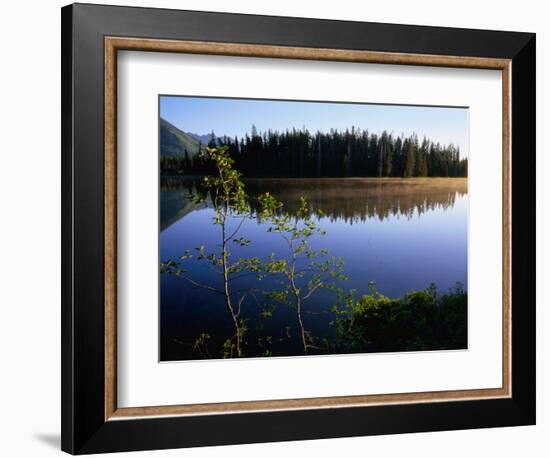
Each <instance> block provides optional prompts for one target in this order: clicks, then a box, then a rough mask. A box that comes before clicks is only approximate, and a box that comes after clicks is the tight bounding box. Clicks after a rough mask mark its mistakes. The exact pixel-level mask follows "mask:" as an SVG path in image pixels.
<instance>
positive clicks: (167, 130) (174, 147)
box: [159, 118, 201, 157]
mask: <svg viewBox="0 0 550 458" xmlns="http://www.w3.org/2000/svg"><path fill="white" fill-rule="evenodd" d="M159 135H160V155H161V157H166V156H173V157H184V156H185V152H187V154H188V156H189V157H193V156H195V155H196V154H198V153H199V151H200V149H201V142H200V141H199V140H197V139H196V138H194V137H193V136H191V135H189V134H188V133H186V132H183V131H182V130H180V129H178V128H177V127H176V126H174V125H173V124H171V123H169V122H168V121H166V119H163V118H160V134H159Z"/></svg>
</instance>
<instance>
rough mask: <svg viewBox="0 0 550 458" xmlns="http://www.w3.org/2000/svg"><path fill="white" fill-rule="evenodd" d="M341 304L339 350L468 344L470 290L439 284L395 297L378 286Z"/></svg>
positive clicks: (445, 347) (443, 347)
mask: <svg viewBox="0 0 550 458" xmlns="http://www.w3.org/2000/svg"><path fill="white" fill-rule="evenodd" d="M343 302H344V304H345V305H343V306H341V307H335V312H336V313H337V319H336V321H335V323H336V327H337V339H336V341H335V343H334V344H333V348H332V350H333V351H335V352H346V353H347V352H350V353H353V352H391V351H421V350H438V349H439V350H450V349H461V348H466V347H467V293H466V292H465V291H464V290H463V289H462V287H461V286H460V285H457V287H455V288H453V289H452V290H451V291H449V293H448V294H445V295H442V296H438V295H437V292H436V289H435V287H434V286H432V287H430V288H428V289H426V290H422V291H411V292H409V293H408V294H406V295H405V296H403V297H400V298H397V299H390V298H388V297H386V296H384V295H382V294H380V293H379V292H378V291H376V290H373V291H372V293H371V294H367V295H365V296H363V297H361V298H360V299H359V300H354V299H353V298H352V297H350V296H348V297H346V298H344V299H343Z"/></svg>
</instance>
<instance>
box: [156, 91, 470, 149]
mask: <svg viewBox="0 0 550 458" xmlns="http://www.w3.org/2000/svg"><path fill="white" fill-rule="evenodd" d="M160 115H161V117H163V118H164V119H166V120H167V121H169V122H171V123H172V124H174V125H175V126H176V127H178V128H179V129H181V130H183V131H185V132H192V133H195V134H199V135H202V134H207V133H210V132H211V131H212V130H214V132H215V133H216V135H218V136H222V135H228V136H231V137H234V136H237V137H239V138H240V137H242V136H244V135H245V134H246V133H249V132H250V129H251V126H252V124H255V125H256V127H257V129H258V130H259V131H260V132H263V131H267V130H268V129H271V130H278V131H284V130H286V129H292V128H293V127H295V128H297V129H300V128H302V127H304V126H305V127H306V128H307V129H309V131H310V132H316V131H317V130H319V131H321V132H328V131H330V129H331V128H334V129H336V130H340V131H344V130H346V129H351V127H352V126H355V127H356V128H360V129H368V130H369V132H374V133H379V132H382V131H383V130H384V129H385V130H387V131H388V132H393V133H394V134H395V135H400V134H405V135H410V134H412V133H416V134H417V135H418V137H419V139H422V138H423V137H424V136H426V137H428V138H429V139H431V140H433V141H436V142H440V143H443V144H448V143H454V144H455V145H457V146H459V147H460V153H461V154H460V155H461V156H462V157H465V156H467V154H468V109H467V108H452V107H421V106H406V105H374V104H363V103H361V104H359V103H328V102H295V101H274V100H255V99H221V98H205V97H182V96H161V97H160Z"/></svg>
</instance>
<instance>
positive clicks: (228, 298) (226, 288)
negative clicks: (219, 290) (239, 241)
mask: <svg viewBox="0 0 550 458" xmlns="http://www.w3.org/2000/svg"><path fill="white" fill-rule="evenodd" d="M226 219H227V208H226V209H225V211H224V215H223V220H222V224H221V226H222V270H223V294H224V296H225V305H226V307H227V310H228V312H229V314H230V315H231V319H232V321H233V327H234V328H235V338H236V340H237V356H239V357H240V356H242V353H241V330H240V328H239V322H238V320H237V315H236V314H235V310H234V309H233V304H232V303H231V295H230V294H229V275H228V271H227V270H228V269H227V251H226V246H227V240H226V235H225V222H226Z"/></svg>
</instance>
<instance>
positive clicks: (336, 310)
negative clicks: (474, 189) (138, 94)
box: [160, 129, 467, 359]
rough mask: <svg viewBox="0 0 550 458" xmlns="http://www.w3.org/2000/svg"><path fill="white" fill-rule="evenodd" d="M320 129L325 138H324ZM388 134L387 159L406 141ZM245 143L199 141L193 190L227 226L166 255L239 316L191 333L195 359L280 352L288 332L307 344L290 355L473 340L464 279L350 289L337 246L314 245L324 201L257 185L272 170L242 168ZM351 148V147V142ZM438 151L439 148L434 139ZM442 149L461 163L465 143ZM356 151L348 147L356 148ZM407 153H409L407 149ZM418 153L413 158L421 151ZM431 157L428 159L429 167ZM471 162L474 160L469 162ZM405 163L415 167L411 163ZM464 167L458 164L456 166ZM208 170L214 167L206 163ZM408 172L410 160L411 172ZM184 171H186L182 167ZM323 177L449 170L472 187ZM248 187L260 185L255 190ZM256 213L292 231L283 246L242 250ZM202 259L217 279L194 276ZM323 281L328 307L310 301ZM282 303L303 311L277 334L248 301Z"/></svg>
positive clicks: (169, 270)
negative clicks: (442, 284)
mask: <svg viewBox="0 0 550 458" xmlns="http://www.w3.org/2000/svg"><path fill="white" fill-rule="evenodd" d="M294 132H295V133H296V132H301V131H294ZM352 132H354V130H353V129H352ZM301 133H302V134H303V132H301ZM320 135H321V134H319V135H318V138H321V136H320ZM338 135H340V134H337V133H333V136H334V138H339V137H338ZM355 135H357V134H355ZM213 138H214V137H213ZM255 138H256V141H259V140H258V139H262V138H263V137H262V136H261V135H259V134H257V135H254V134H253V135H252V137H251V138H250V139H249V141H250V142H254V139H255ZM265 138H266V139H268V138H269V137H265ZM289 138H294V137H289ZM327 138H329V137H327ZM342 138H345V137H342ZM350 138H355V137H352V136H349V135H348V140H347V141H348V144H349V139H350ZM365 138H367V140H368V139H369V138H370V137H369V136H368V135H367V136H366V137H365ZM382 138H383V140H380V141H378V140H377V142H376V144H377V145H379V144H382V145H383V146H384V145H385V146H384V148H382V149H381V150H380V151H382V153H380V154H379V155H378V156H377V157H378V164H380V163H381V162H380V160H381V159H380V158H387V157H388V156H389V155H390V150H391V149H392V148H394V147H395V145H396V144H397V143H396V142H397V140H395V139H394V138H393V137H391V136H389V137H387V138H384V137H383V136H382ZM411 138H413V137H411ZM398 139H400V137H398ZM320 141H323V140H322V139H321V140H320ZM406 141H408V143H407V147H406V148H405V149H403V143H402V144H401V147H400V148H398V151H399V150H403V151H405V153H407V152H410V151H414V154H420V156H419V157H421V156H422V154H424V153H423V152H422V151H424V152H428V153H429V151H430V148H431V147H430V143H429V142H427V141H424V142H423V143H422V146H420V147H419V146H418V143H417V142H416V143H415V142H414V138H413V140H406ZM262 142H263V140H262ZM380 142H382V143H380ZM238 144H239V142H235V143H234V148H233V150H232V147H231V145H224V146H220V145H218V144H217V142H215V141H212V144H211V146H208V147H206V148H205V149H204V150H201V151H199V152H198V153H197V156H196V158H194V159H193V161H194V163H195V161H196V163H197V164H199V163H200V164H202V165H201V167H203V170H202V172H203V173H202V174H203V175H205V176H204V177H202V178H199V177H198V176H197V178H198V179H199V180H200V181H201V183H202V184H201V186H200V188H202V189H203V192H197V190H196V189H195V188H193V189H194V191H193V192H190V193H189V195H188V199H189V201H190V202H192V203H193V204H194V205H197V206H201V205H206V202H208V205H209V206H211V207H212V208H213V210H214V217H213V221H212V224H214V225H215V226H217V227H218V229H219V242H218V244H217V245H216V247H204V246H198V247H189V249H187V250H185V251H183V252H182V253H181V255H180V256H179V257H178V258H174V259H166V260H163V262H162V263H161V264H160V273H161V275H169V276H171V277H176V278H178V279H180V280H182V281H185V282H187V283H188V284H189V285H190V286H191V287H193V288H196V289H200V290H202V291H205V292H208V293H211V294H212V297H213V298H218V299H219V301H218V303H219V304H220V306H221V307H223V308H224V309H225V310H226V314H227V320H228V323H231V332H230V333H229V334H228V335H225V336H219V335H212V334H210V333H209V332H208V330H198V331H197V333H196V335H195V336H194V337H193V338H192V341H191V342H189V341H187V342H183V343H182V346H184V347H186V348H187V350H186V358H187V359H201V358H207V359H210V358H240V357H258V356H277V355H278V354H279V353H278V351H277V348H278V346H279V345H280V344H281V343H284V342H285V341H294V342H299V348H300V349H301V350H300V351H297V352H294V353H291V354H289V353H283V354H281V356H282V355H284V356H297V355H300V354H301V355H308V354H337V353H363V352H364V353H367V352H386V351H424V350H450V349H463V348H467V292H466V291H465V290H464V289H463V287H462V285H460V284H459V283H457V284H456V285H455V286H454V287H453V288H451V289H450V290H449V291H448V293H441V292H439V291H438V289H437V287H436V286H435V285H433V284H432V285H429V286H427V287H426V289H423V290H419V291H410V292H408V293H406V294H404V295H402V296H401V297H399V298H393V299H391V298H388V297H386V296H384V295H383V294H382V293H380V292H379V291H377V289H376V285H375V284H374V283H372V282H368V280H367V279H366V280H365V284H367V283H368V285H369V292H368V293H367V294H362V295H358V294H357V291H355V290H347V289H345V281H346V279H347V276H346V273H345V268H346V263H345V260H343V259H341V258H339V257H337V256H335V255H333V254H331V253H330V252H329V250H328V249H325V248H314V246H313V245H312V244H311V240H312V238H316V239H317V240H318V239H322V237H323V235H324V234H325V230H324V229H323V227H322V226H321V221H322V219H321V217H322V216H323V215H324V212H323V208H322V206H321V207H316V206H315V205H312V204H311V202H310V201H308V199H307V198H306V197H305V196H304V195H302V194H300V195H297V196H296V199H295V200H296V201H295V202H293V204H292V205H290V209H289V208H287V204H286V203H285V204H283V203H282V202H281V201H279V200H278V199H277V197H276V193H270V192H262V189H261V186H256V187H254V186H253V184H254V183H256V184H258V183H261V181H263V180H264V178H261V177H258V178H259V180H258V179H257V178H254V177H250V178H244V177H243V174H241V171H240V169H239V168H238V165H239V163H240V162H239V160H238V159H236V158H234V157H233V156H234V153H235V147H237V146H236V145H238ZM267 144H269V142H268V143H267ZM367 144H368V143H367ZM244 145H245V146H246V145H247V142H244ZM388 145H389V146H388ZM411 145H412V146H411ZM414 145H416V150H415V149H414V148H415V147H414ZM432 145H433V144H432ZM426 148H427V149H426ZM348 151H351V147H350V148H349V149H348ZM367 151H368V149H367ZM419 151H421V153H418V152H419ZM433 151H437V148H436V147H435V146H434V149H433ZM441 151H446V152H445V154H446V155H447V157H448V159H449V160H450V161H452V163H453V164H454V166H456V167H459V165H460V159H459V153H458V151H457V150H456V149H454V147H449V149H447V150H443V149H441ZM409 156H410V157H413V156H414V155H413V156H411V155H410V154H409ZM351 157H352V156H350V155H348V158H351ZM365 157H367V156H365ZM403 157H404V158H405V159H406V157H407V155H406V154H405V156H403ZM410 157H409V162H408V164H409V166H410V164H411V162H410V161H412V159H410ZM415 157H416V156H415ZM426 157H428V156H426ZM426 157H425V159H426ZM434 157H435V156H434ZM432 158H433V157H432ZM311 159H312V158H311V157H310V160H311ZM163 160H164V161H163ZM186 160H188V155H187V159H185V156H184V158H183V161H184V165H185V169H184V170H186V171H187V170H189V162H186V163H185V161H186ZM421 162H422V160H421ZM168 163H169V160H167V159H166V156H163V157H162V158H161V172H163V171H164V172H165V174H166V176H165V177H166V178H168V174H169V172H170V171H171V170H172V169H170V168H169V167H166V165H167V164H168ZM385 163H386V164H389V163H388V162H385ZM450 163H451V162H449V164H450ZM427 164H428V163H427V162H426V163H425V165H426V167H428V165H427ZM464 164H465V166H466V167H467V162H466V163H464ZM256 165H257V164H256ZM310 165H311V164H310ZM392 165H393V163H392ZM422 167H423V166H422ZM191 169H195V168H194V167H191ZM195 170H196V169H195ZM318 170H319V169H318ZM380 170H382V171H384V170H385V171H386V172H388V171H389V172H390V174H391V171H392V170H393V169H392V168H391V167H390V166H389V165H387V167H386V168H384V167H382V168H380V166H378V171H380ZM404 170H407V169H406V167H405V169H404ZM458 170H459V169H458V168H457V169H455V171H456V172H457V173H458ZM172 171H173V170H172ZM208 171H210V172H211V173H207V172H208ZM409 172H410V170H409V171H408V172H407V171H406V172H405V173H409ZM420 172H423V170H420ZM301 173H303V170H302V171H301ZM426 173H428V172H426ZM447 173H448V172H447ZM163 175H164V174H163ZM176 175H177V176H183V174H179V173H176ZM165 177H163V178H165ZM304 178H305V177H303V178H297V177H286V178H274V180H275V181H277V180H283V181H286V180H293V181H295V182H304V183H305V182H306V181H305V179H304ZM307 179H308V180H311V178H307ZM314 179H319V180H341V181H342V186H346V187H353V185H354V183H365V182H369V183H371V184H373V185H374V186H376V185H377V184H381V183H386V184H395V185H398V186H401V185H402V186H403V187H404V188H406V187H407V186H416V185H420V184H422V185H423V186H433V187H435V188H436V187H437V185H438V183H441V182H443V181H441V180H444V181H447V180H450V179H453V180H461V182H463V186H464V192H465V193H466V192H467V179H466V178H435V177H430V178H427V177H426V176H423V177H420V178H416V177H415V178H413V177H412V175H407V176H405V177H404V178H402V177H400V178H397V177H391V176H389V177H383V176H378V177H354V178H351V177H346V178H343V177H340V178H336V177H332V178H329V177H323V178H314ZM300 180H302V181H300ZM249 187H250V188H252V189H254V190H255V191H256V192H257V194H255V195H253V196H251V195H249V194H248V188H249ZM251 202H253V203H254V204H253V205H252V204H251ZM321 202H322V201H321ZM257 218H260V219H261V220H262V221H263V222H264V223H265V224H266V227H267V230H266V231H267V233H269V234H271V235H272V236H273V237H278V238H280V239H282V240H283V241H284V246H285V247H286V248H285V252H284V253H282V254H281V253H266V255H265V257H257V256H252V257H243V256H236V255H234V254H233V249H234V248H235V247H239V248H241V249H242V248H246V247H249V246H250V245H252V244H254V241H253V240H249V239H247V238H246V237H244V236H243V234H240V233H239V231H240V228H241V226H242V224H243V222H244V221H245V220H247V219H257ZM197 262H198V263H200V264H201V265H206V266H207V267H208V268H209V269H210V270H211V271H212V272H213V275H214V276H215V277H216V278H217V280H216V281H215V282H211V283H203V282H202V280H201V279H197V278H195V277H194V276H193V267H192V266H193V264H194V263H197ZM243 276H249V277H250V279H251V282H250V286H249V287H248V288H244V289H243V288H236V287H235V286H234V285H235V283H234V280H235V279H239V278H242V277H243ZM268 279H269V280H270V281H274V282H276V284H277V288H272V287H268V286H267V285H271V284H270V283H266V280H268ZM322 291H324V292H325V294H328V295H330V297H332V298H333V299H332V301H333V305H332V306H331V307H330V308H329V309H327V310H326V311H324V312H319V311H315V310H310V309H309V308H308V305H309V302H308V299H310V298H311V297H312V296H314V295H317V294H320V293H321V292H322ZM213 303H214V301H213ZM213 306H214V305H213ZM282 306H284V307H286V308H288V309H291V310H293V312H294V320H293V322H292V323H289V325H288V326H282V327H281V330H280V331H279V333H278V334H277V335H275V334H269V335H264V334H262V332H261V327H260V328H258V327H256V328H251V326H250V324H251V323H250V314H248V315H246V314H245V313H243V311H244V309H245V307H246V308H247V309H249V310H250V309H253V310H255V311H256V314H257V317H258V319H259V321H260V322H262V321H265V320H269V319H270V318H271V316H272V315H273V311H274V310H275V308H277V307H282ZM316 313H327V314H330V315H331V317H332V319H331V321H330V323H329V324H330V327H331V329H330V331H329V332H327V333H325V334H326V335H316V334H314V333H313V332H312V331H311V328H310V326H309V320H310V319H311V316H312V315H314V314H316Z"/></svg>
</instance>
